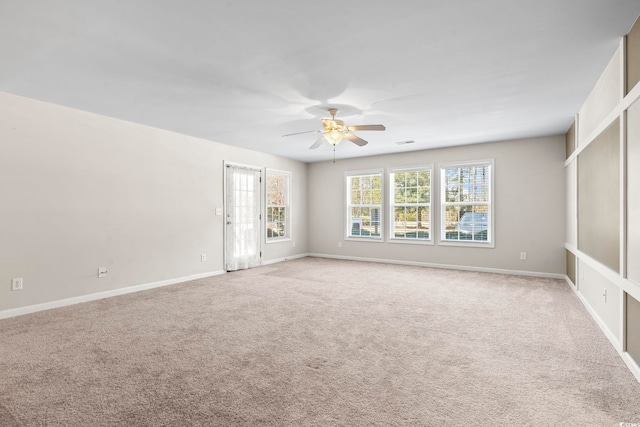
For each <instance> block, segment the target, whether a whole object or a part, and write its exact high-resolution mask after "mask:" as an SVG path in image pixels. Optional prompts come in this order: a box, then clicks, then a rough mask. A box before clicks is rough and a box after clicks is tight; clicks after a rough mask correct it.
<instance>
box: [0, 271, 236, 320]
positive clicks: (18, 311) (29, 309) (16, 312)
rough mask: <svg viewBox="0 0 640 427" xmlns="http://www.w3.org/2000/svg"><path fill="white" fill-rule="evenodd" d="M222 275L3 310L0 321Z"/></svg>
mask: <svg viewBox="0 0 640 427" xmlns="http://www.w3.org/2000/svg"><path fill="white" fill-rule="evenodd" d="M224 273H225V271H223V270H219V271H211V272H208V273H200V274H193V275H191V276H185V277H178V278H175V279H169V280H162V281H160V282H153V283H144V284H142V285H135V286H127V287H126V288H118V289H112V290H109V291H104V292H96V293H94V294H88V295H81V296H77V297H72V298H66V299H61V300H56V301H50V302H45V303H42V304H35V305H28V306H26V307H19V308H13V309H10V310H3V311H0V319H7V318H9V317H15V316H22V315H23V314H30V313H36V312H38V311H44V310H50V309H52V308H60V307H66V306H68V305H73V304H79V303H82V302H89V301H95V300H99V299H104V298H109V297H115V296H118V295H124V294H130V293H133V292H140V291H146V290H147V289H153V288H160V287H162V286H168V285H175V284H176V283H182V282H188V281H190V280H196V279H204V278H205V277H211V276H218V275H220V274H224Z"/></svg>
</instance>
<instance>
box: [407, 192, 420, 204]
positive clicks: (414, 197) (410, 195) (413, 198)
mask: <svg viewBox="0 0 640 427" xmlns="http://www.w3.org/2000/svg"><path fill="white" fill-rule="evenodd" d="M405 195H406V203H417V202H418V189H417V188H407V190H406V193H405Z"/></svg>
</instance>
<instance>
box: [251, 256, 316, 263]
mask: <svg viewBox="0 0 640 427" xmlns="http://www.w3.org/2000/svg"><path fill="white" fill-rule="evenodd" d="M308 256H309V254H298V255H291V256H288V257H284V258H276V259H270V260H267V261H262V265H271V264H277V263H279V262H284V261H291V260H292V259H299V258H305V257H308Z"/></svg>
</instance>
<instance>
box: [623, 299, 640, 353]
mask: <svg viewBox="0 0 640 427" xmlns="http://www.w3.org/2000/svg"><path fill="white" fill-rule="evenodd" d="M626 295H627V322H626V329H627V353H629V355H630V356H631V357H632V358H633V360H634V361H635V362H636V363H637V364H638V365H640V301H638V300H637V299H635V298H633V297H632V296H631V295H629V294H626Z"/></svg>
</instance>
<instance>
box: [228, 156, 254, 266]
mask: <svg viewBox="0 0 640 427" xmlns="http://www.w3.org/2000/svg"><path fill="white" fill-rule="evenodd" d="M261 176H262V171H261V169H258V168H251V167H248V166H239V165H234V164H231V163H226V164H225V183H226V184H225V185H226V191H225V194H226V195H225V269H226V270H227V271H235V270H242V269H246V268H252V267H256V266H259V265H260V255H261V254H260V237H261V236H262V234H260V181H261Z"/></svg>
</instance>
